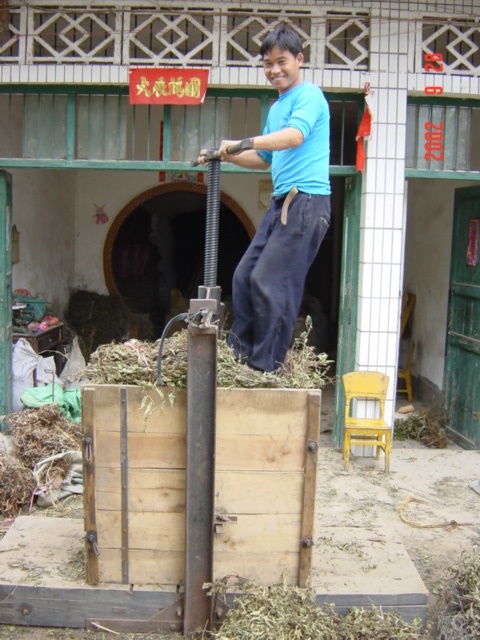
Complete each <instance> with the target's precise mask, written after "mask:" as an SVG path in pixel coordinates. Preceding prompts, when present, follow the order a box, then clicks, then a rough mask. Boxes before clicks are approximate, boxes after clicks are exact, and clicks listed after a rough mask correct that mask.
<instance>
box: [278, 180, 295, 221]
mask: <svg viewBox="0 0 480 640" xmlns="http://www.w3.org/2000/svg"><path fill="white" fill-rule="evenodd" d="M297 193H298V189H297V187H292V188H291V189H290V191H289V192H288V193H287V195H286V197H285V200H284V202H283V205H282V215H281V216H280V220H281V221H282V224H283V225H285V224H287V217H288V207H289V206H290V203H291V201H292V200H293V199H294V197H295V196H296V195H297Z"/></svg>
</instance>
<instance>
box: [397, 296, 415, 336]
mask: <svg viewBox="0 0 480 640" xmlns="http://www.w3.org/2000/svg"><path fill="white" fill-rule="evenodd" d="M416 300H417V296H416V295H415V294H414V293H410V291H404V292H403V294H402V315H401V326H400V338H401V337H402V336H403V334H404V333H405V329H406V328H407V322H408V319H409V318H410V315H411V313H412V311H413V307H414V306H415V302H416Z"/></svg>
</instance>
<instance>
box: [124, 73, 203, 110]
mask: <svg viewBox="0 0 480 640" xmlns="http://www.w3.org/2000/svg"><path fill="white" fill-rule="evenodd" d="M207 84H208V69H180V68H174V69H151V68H148V69H131V70H130V82H129V86H130V104H201V103H202V102H203V101H204V99H205V93H206V91H207Z"/></svg>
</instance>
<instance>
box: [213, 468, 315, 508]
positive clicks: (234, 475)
mask: <svg viewBox="0 0 480 640" xmlns="http://www.w3.org/2000/svg"><path fill="white" fill-rule="evenodd" d="M215 479H216V484H215V495H216V497H215V511H216V512H217V513H226V514H239V513H252V514H253V513H257V514H260V515H261V514H268V513H291V514H300V513H301V509H302V496H303V481H304V477H303V469H302V472H301V473H295V472H289V473H282V472H274V471H271V472H268V473H267V472H264V473H262V472H229V471H218V472H217V473H216V478H215Z"/></svg>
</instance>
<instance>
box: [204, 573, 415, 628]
mask: <svg viewBox="0 0 480 640" xmlns="http://www.w3.org/2000/svg"><path fill="white" fill-rule="evenodd" d="M227 587H228V580H227V581H221V582H220V583H218V584H216V585H213V587H212V588H211V594H212V595H213V596H214V597H215V595H216V594H219V593H221V594H222V595H223V592H224V590H225V588H227ZM241 592H242V593H241V594H239V595H236V596H235V606H234V607H233V608H231V609H229V611H228V613H227V617H226V618H225V621H224V622H223V624H222V626H221V627H220V629H219V630H218V632H215V633H213V634H212V637H214V638H217V640H252V639H253V638H261V640H351V639H352V638H354V639H355V640H391V639H392V638H396V639H397V640H418V638H420V637H421V633H420V629H421V622H420V620H418V619H416V620H414V621H413V622H412V623H406V622H404V621H403V620H402V619H401V618H400V616H399V615H397V614H393V613H384V612H383V611H382V610H381V609H379V608H376V607H371V608H357V607H353V608H352V609H350V611H349V612H348V613H347V614H346V615H345V616H341V615H339V614H337V613H336V612H335V609H334V607H333V606H328V605H325V606H318V605H317V604H316V603H315V593H314V591H313V590H310V589H301V588H299V587H290V586H287V585H286V584H282V585H278V586H273V587H261V586H258V585H255V584H254V583H244V584H242V585H241Z"/></svg>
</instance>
